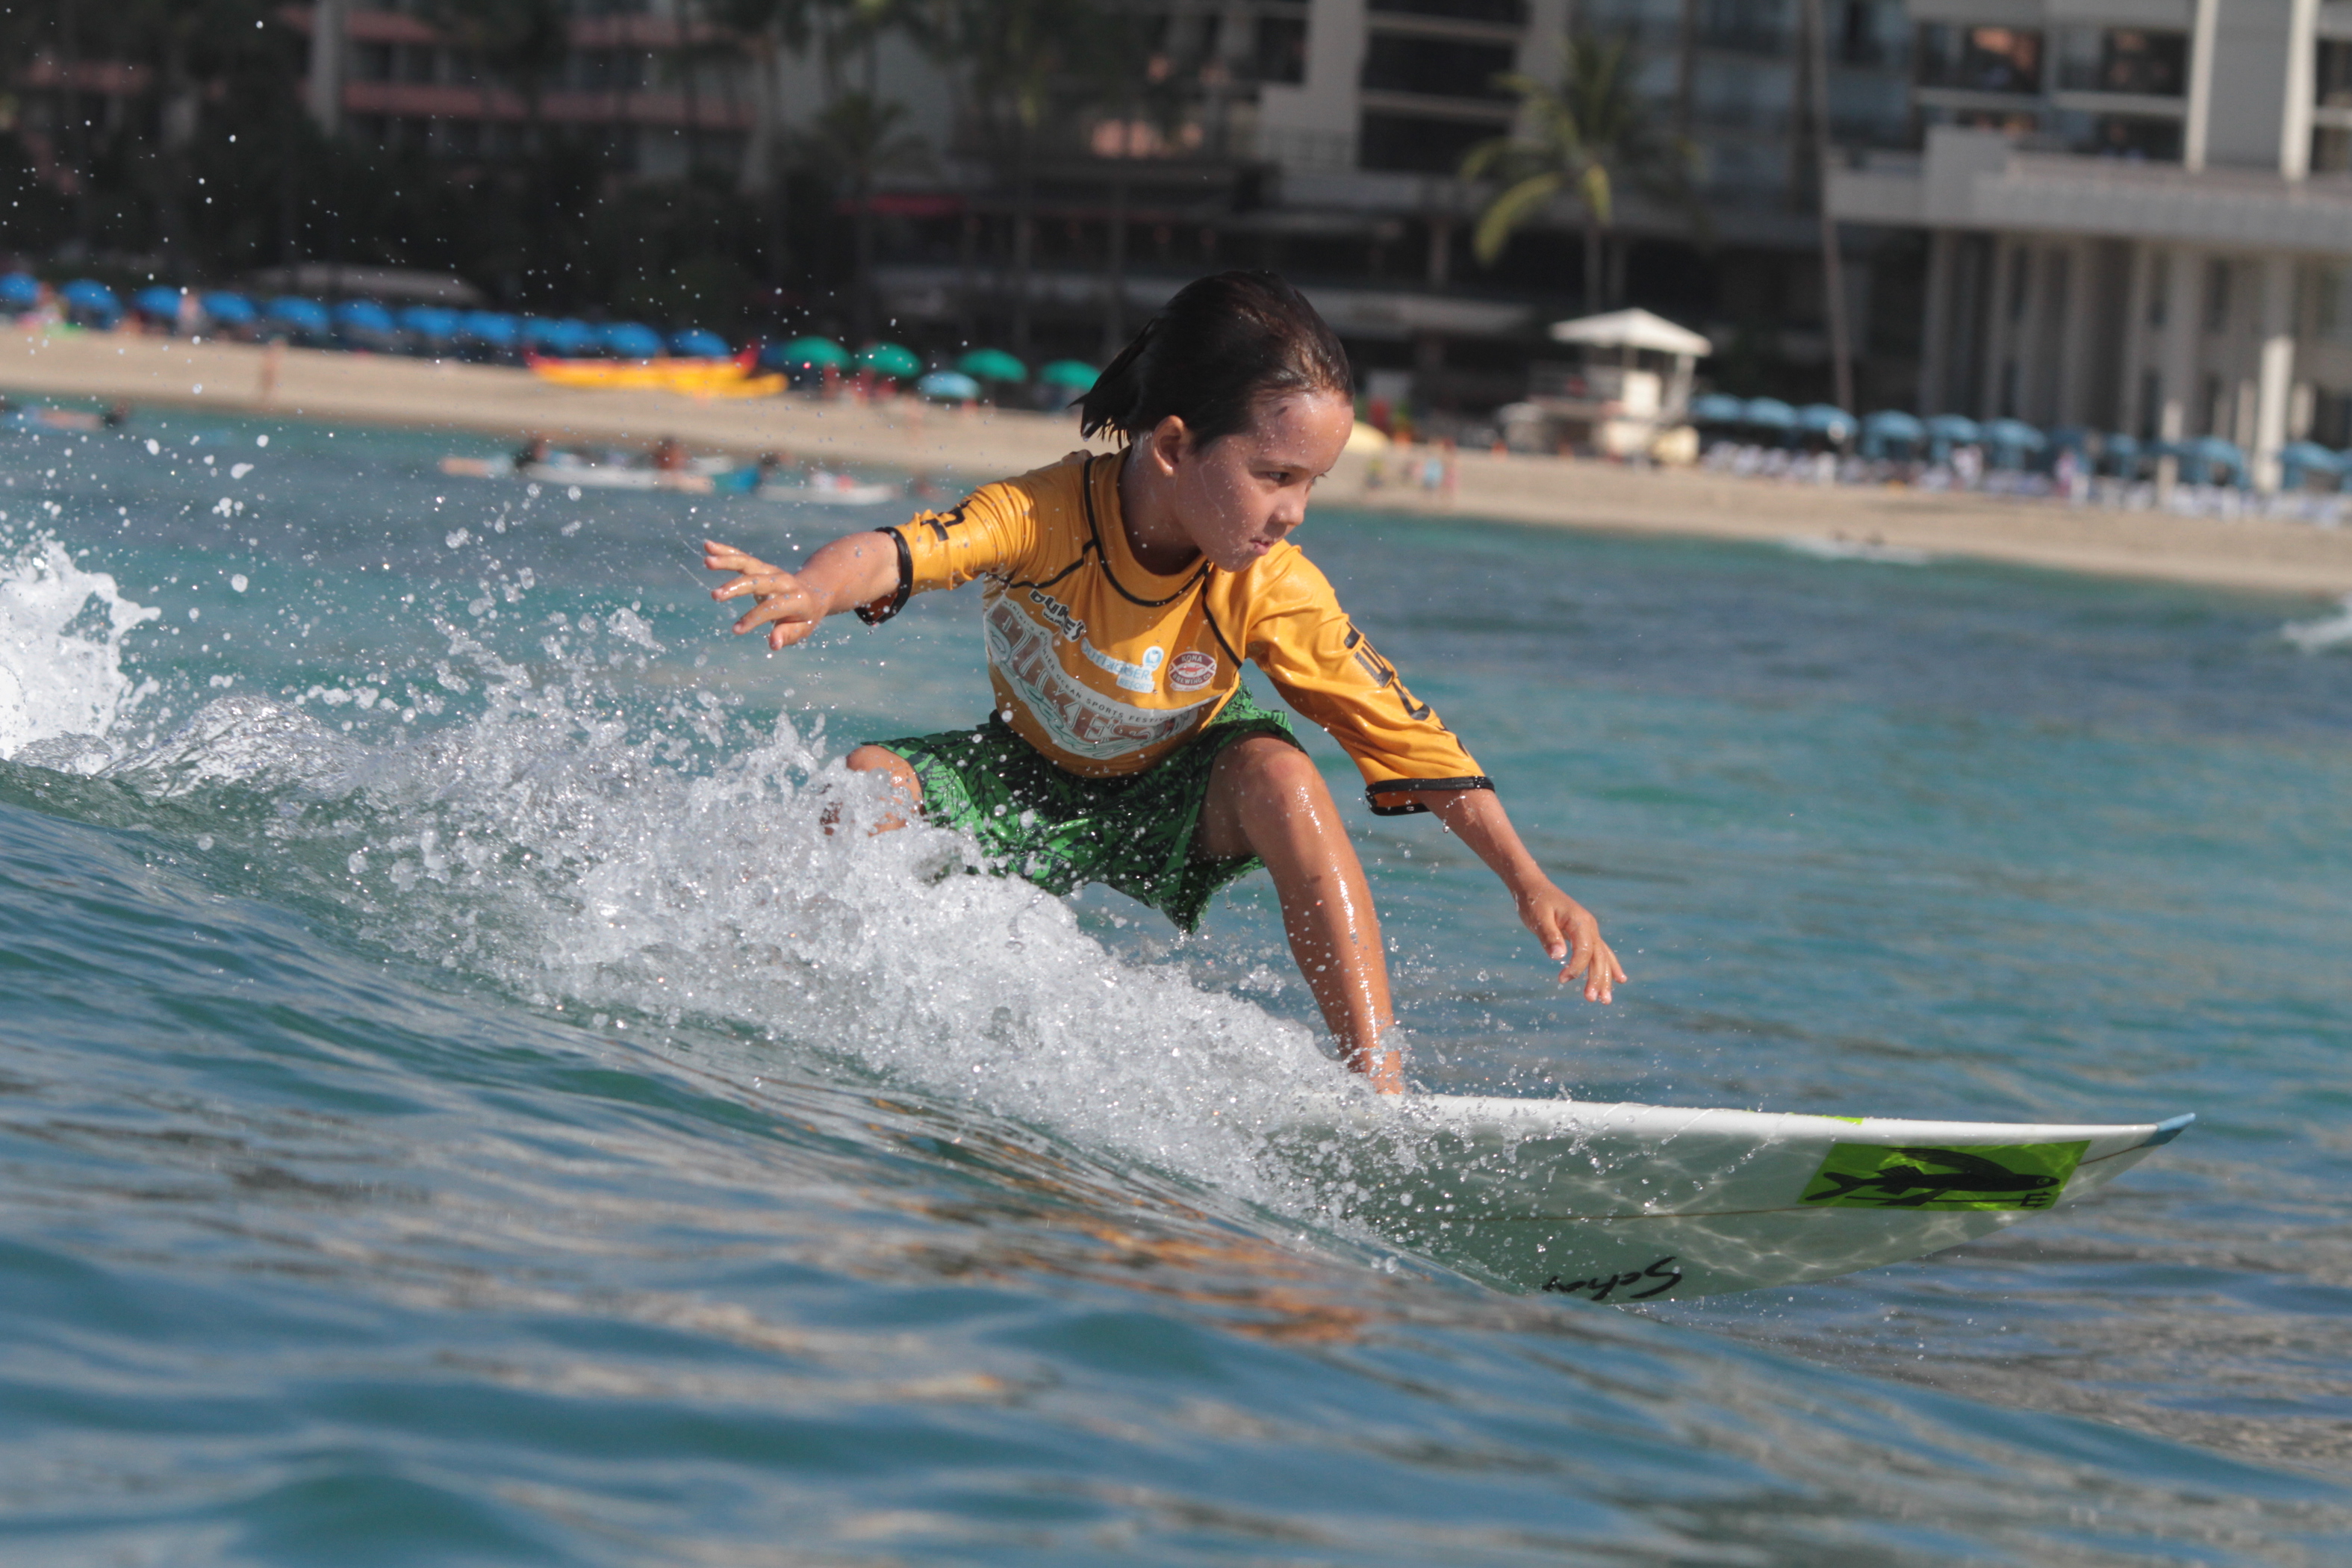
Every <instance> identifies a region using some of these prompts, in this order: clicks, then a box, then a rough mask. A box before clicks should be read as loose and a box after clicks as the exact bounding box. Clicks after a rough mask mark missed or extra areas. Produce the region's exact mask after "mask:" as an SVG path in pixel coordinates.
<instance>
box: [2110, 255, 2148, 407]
mask: <svg viewBox="0 0 2352 1568" xmlns="http://www.w3.org/2000/svg"><path fill="white" fill-rule="evenodd" d="M2156 254H2157V253H2156V247H2153V246H2151V245H2148V244H2147V243H2145V242H2144V241H2139V240H2135V241H2133V242H2132V247H2131V286H2130V292H2129V296H2128V298H2127V299H2126V302H2125V305H2124V331H2123V340H2122V342H2119V343H2118V344H2117V345H2116V349H2117V352H2118V353H2121V355H2122V356H2123V360H2122V370H2121V374H2122V380H2121V381H2120V382H2119V383H2118V384H2117V391H2116V429H2118V430H2121V431H2125V432H2127V433H2129V434H2132V435H2137V434H2138V433H2139V432H2140V430H2142V429H2143V428H2145V427H2146V426H2147V418H2148V413H2147V409H2144V408H2142V407H2141V406H2140V378H2141V375H2142V374H2143V373H2144V372H2146V371H2147V307H2148V297H2149V295H2150V294H2151V293H2152V292H2153V291H2154V289H2155V287H2156V270H2157V268H2156Z"/></svg>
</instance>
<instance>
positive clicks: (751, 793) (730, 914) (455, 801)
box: [109, 639, 1362, 1215]
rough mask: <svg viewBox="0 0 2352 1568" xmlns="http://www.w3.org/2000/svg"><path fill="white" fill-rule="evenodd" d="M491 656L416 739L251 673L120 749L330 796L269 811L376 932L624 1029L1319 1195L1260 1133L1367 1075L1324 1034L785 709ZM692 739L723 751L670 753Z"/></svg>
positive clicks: (275, 826)
mask: <svg viewBox="0 0 2352 1568" xmlns="http://www.w3.org/2000/svg"><path fill="white" fill-rule="evenodd" d="M458 640H459V641H460V642H462V640H463V639H458ZM468 651H470V652H471V653H473V654H475V655H477V656H478V657H477V658H470V659H468V660H467V662H469V663H470V664H471V665H472V668H474V669H475V670H476V671H479V672H481V676H482V679H483V680H484V682H485V684H486V685H487V686H488V689H489V698H488V710H487V711H486V712H484V713H483V714H482V716H481V717H479V718H478V719H476V720H474V721H470V722H467V723H461V724H457V725H453V726H450V727H449V728H447V729H445V730H442V731H438V732H437V733H433V734H429V735H424V736H420V737H418V738H417V740H416V742H415V743H412V744H408V745H404V746H394V747H387V748H370V747H364V746H360V745H357V744H354V743H352V742H349V741H347V740H345V739H343V738H341V737H339V736H334V735H331V734H329V733H327V732H326V731H323V730H321V729H320V726H319V725H318V724H317V723H316V722H315V721H310V720H309V719H308V718H307V717H305V716H304V715H302V714H300V713H299V711H297V710H293V709H290V708H288V707H285V706H284V705H282V704H278V703H273V702H269V701H267V700H262V699H259V698H255V697H246V696H240V697H234V698H227V699H223V700H218V701H215V702H214V703H212V704H210V705H208V706H207V707H205V709H204V710H202V711H200V712H199V713H198V714H197V715H196V716H195V717H194V719H192V720H191V721H189V722H188V723H187V724H185V725H184V726H182V728H181V729H180V731H177V732H175V733H174V734H173V736H172V737H170V738H168V739H167V740H166V741H164V742H162V743H160V744H158V745H156V746H154V747H152V748H150V749H148V750H147V751H145V752H141V753H139V754H138V755H136V756H133V757H131V758H129V759H126V760H125V761H124V762H122V763H119V764H117V765H116V766H115V767H113V768H111V769H110V770H109V771H110V776H115V777H118V778H121V779H122V780H124V782H126V783H129V784H132V786H133V787H136V788H140V789H142V792H147V793H153V794H158V795H179V794H184V793H185V792H186V791H187V790H189V789H191V788H194V786H196V785H197V784H213V783H216V782H218V781H221V780H224V779H231V778H244V779H248V780H251V781H253V782H255V783H257V784H278V783H282V782H285V781H288V780H289V779H290V780H292V781H293V782H295V783H297V784H300V785H301V786H302V787H303V788H305V789H307V790H309V791H310V794H311V798H312V801H313V804H314V805H315V806H316V808H317V809H315V810H307V811H306V810H298V809H291V808H282V809H281V810H280V811H278V813H277V814H275V815H274V816H272V817H271V818H270V820H269V821H268V823H267V824H266V826H263V827H262V828H261V829H260V831H262V832H263V833H265V834H266V835H267V836H268V837H270V838H273V839H276V840H278V851H277V852H275V853H273V856H272V859H273V863H276V864H279V865H283V866H288V867H293V866H297V865H308V866H310V868H312V874H314V875H317V876H318V877H319V878H320V882H321V884H322V885H323V889H324V890H326V891H328V892H329V893H331V896H334V897H336V898H338V899H340V900H342V901H343V902H344V903H345V904H346V905H347V907H349V908H350V909H352V910H353V912H354V914H355V916H356V917H357V919H358V921H359V923H360V925H361V927H362V931H364V932H365V934H366V935H368V936H369V937H371V938H373V940H377V941H382V942H386V943H388V944H392V945H395V946H398V947H401V948H404V949H405V950H407V951H409V952H413V953H415V955H416V956H418V957H420V958H424V959H427V960H429V961H432V962H435V963H441V964H443V965H445V966H447V967H449V968H451V969H454V970H457V971H459V972H462V973H476V974H481V975H486V976H488V977H490V978H492V979H493V980H495V981H496V982H497V983H498V984H500V985H502V986H504V987H506V988H509V989H510V990H512V991H514V992H515V993H517V994H520V995H521V996H523V997H525V998H528V999H529V1000H530V1001H531V1002H533V1003H534V1004H536V1005H542V1006H554V1007H560V1008H562V1009H563V1010H564V1011H566V1012H567V1013H571V1014H572V1015H573V1016H580V1017H582V1018H583V1022H585V1021H588V1020H589V1019H590V1018H591V1017H592V1016H593V1015H595V1014H599V1013H609V1014H610V1015H612V1020H611V1021H610V1022H609V1023H608V1024H607V1025H606V1027H608V1028H610V1029H614V1030H621V1031H624V1034H623V1037H625V1038H627V1037H635V1035H643V1034H645V1033H646V1032H647V1030H648V1027H651V1028H653V1029H655V1030H658V1029H660V1028H661V1027H662V1026H665V1025H667V1026H677V1025H678V1024H681V1023H685V1022H687V1021H689V1020H691V1021H695V1022H698V1023H702V1024H706V1025H711V1026H716V1027H717V1028H718V1030H719V1033H721V1034H732V1035H735V1036H736V1037H739V1038H740V1037H745V1036H747V1035H748V1036H750V1037H755V1038H759V1039H763V1040H765V1041H767V1042H769V1043H768V1044H767V1045H765V1046H761V1047H747V1049H752V1050H762V1049H764V1050H769V1051H775V1050H782V1051H783V1052H786V1053H788V1054H789V1055H791V1056H792V1057H793V1058H798V1059H800V1060H802V1061H803V1062H810V1063H816V1064H819V1065H822V1064H823V1063H824V1062H826V1061H832V1062H835V1063H841V1062H847V1063H854V1064H855V1070H856V1073H857V1074H859V1075H860V1076H865V1075H873V1076H875V1077H878V1078H879V1079H881V1080H883V1081H885V1082H896V1083H898V1084H902V1085H905V1086H908V1087H909V1088H919V1089H921V1090H923V1091H925V1092H926V1093H927V1094H929V1095H931V1096H936V1097H939V1098H942V1099H946V1100H952V1101H956V1102H962V1103H967V1104H971V1105H974V1106H977V1107H979V1108H981V1109H982V1110H985V1111H987V1112H988V1113H990V1114H991V1115H992V1116H993V1117H997V1118H1003V1119H1010V1120H1012V1121H1016V1122H1020V1123H1023V1124H1026V1125H1029V1126H1032V1127H1036V1128H1040V1129H1045V1130H1049V1131H1052V1132H1053V1133H1054V1134H1055V1136H1056V1137H1058V1138H1060V1139H1063V1140H1066V1141H1067V1142H1074V1143H1076V1144H1077V1145H1079V1146H1081V1147H1085V1148H1089V1149H1093V1150H1098V1151H1103V1152H1115V1153H1116V1154H1118V1155H1119V1156H1123V1157H1126V1158H1129V1159H1141V1160H1143V1161H1146V1162H1149V1163H1150V1164H1151V1165H1153V1166H1156V1167H1158V1168H1159V1169H1160V1170H1162V1171H1165V1172H1169V1173H1174V1174H1176V1175H1178V1176H1180V1177H1182V1178H1185V1179H1187V1180H1189V1181H1192V1182H1197V1183H1199V1184H1202V1185H1204V1186H1210V1187H1214V1188H1217V1189H1219V1190H1221V1191H1223V1193H1226V1194H1231V1195H1233V1196H1235V1197H1239V1198H1242V1199H1244V1200H1249V1201H1257V1202H1265V1203H1269V1204H1272V1205H1276V1206H1278V1207H1281V1208H1283V1209H1285V1210H1286V1211H1287V1212H1291V1213H1297V1214H1306V1213H1308V1212H1313V1213H1316V1214H1318V1215H1324V1214H1325V1212H1326V1210H1327V1205H1325V1203H1324V1202H1323V1201H1322V1199H1321V1198H1320V1197H1319V1196H1318V1192H1319V1191H1320V1190H1323V1189H1321V1188H1320V1187H1319V1185H1318V1184H1309V1183H1307V1181H1305V1180H1304V1178H1303V1177H1302V1176H1301V1175H1300V1173H1298V1171H1297V1166H1296V1165H1295V1164H1294V1163H1288V1162H1286V1161H1285V1160H1284V1159H1283V1158H1282V1157H1281V1156H1279V1155H1278V1154H1276V1152H1273V1151H1272V1149H1271V1147H1270V1145H1269V1144H1268V1142H1267V1135H1268V1134H1269V1133H1270V1132H1271V1131H1274V1130H1275V1129H1276V1128H1278V1127H1280V1126H1284V1125H1288V1124H1293V1123H1295V1122H1296V1121H1297V1120H1298V1119H1299V1117H1300V1115H1301V1114H1302V1111H1303V1110H1304V1109H1305V1108H1307V1107H1308V1106H1311V1105H1320V1104H1323V1103H1326V1102H1328V1099H1329V1097H1330V1096H1332V1095H1333V1094H1335V1093H1336V1094H1352V1093H1356V1092H1362V1089H1361V1084H1360V1080H1358V1079H1353V1078H1352V1077H1351V1076H1350V1075H1348V1074H1346V1073H1344V1072H1343V1071H1342V1070H1341V1069H1340V1068H1339V1065H1338V1064H1337V1063H1336V1062H1334V1061H1333V1060H1331V1059H1330V1058H1329V1057H1328V1056H1327V1055H1325V1054H1324V1052H1323V1051H1322V1050H1321V1049H1320V1048H1319V1047H1318V1044H1317V1041H1316V1038H1315V1037H1314V1035H1313V1034H1312V1033H1310V1031H1309V1030H1308V1029H1307V1028H1305V1027H1303V1026H1300V1025H1298V1024H1296V1023H1293V1022H1290V1021H1288V1020H1284V1019H1279V1018H1276V1017H1274V1016H1269V1015H1268V1014H1266V1013H1265V1012H1264V1011H1263V1010H1261V1009H1260V1008H1258V1007H1257V1006H1255V1005H1253V1004H1251V1003H1249V1002H1247V1001H1245V1000H1243V999H1240V998H1237V997H1234V996H1230V995H1226V994H1218V993H1213V992H1208V991H1204V990H1202V989H1201V988H1200V987H1198V986H1197V985H1195V984H1193V983H1192V979H1191V977H1190V976H1189V975H1188V974H1187V973H1185V971H1184V970H1183V969H1182V968H1181V965H1178V964H1173V963H1163V964H1158V965H1141V964H1135V963H1127V962H1124V961H1122V960H1121V959H1120V958H1119V957H1118V955H1117V954H1115V953H1113V952H1109V951H1108V950H1107V949H1106V948H1105V947H1104V946H1103V945H1102V944H1101V943H1100V942H1097V940H1096V939H1095V938H1094V937H1093V936H1092V935H1090V934H1089V933H1088V932H1087V931H1086V930H1085V929H1084V927H1083V926H1082V925H1081V923H1080V922H1079V921H1078V919H1077V917H1076V913H1075V911H1074V910H1072V909H1071V907H1070V906H1069V905H1067V904H1066V903H1065V902H1064V901H1063V900H1060V899H1057V898H1055V897H1053V896H1052V895H1049V894H1047V893H1045V892H1043V891H1041V890H1039V889H1036V888H1034V887H1033V886H1031V885H1030V884H1028V883H1026V882H1023V881H1020V880H1018V879H1011V878H1004V877H997V876H991V875H979V874H973V873H974V872H975V871H976V870H978V869H979V868H977V867H976V866H974V865H973V864H972V863H971V846H970V843H969V841H968V840H965V839H962V838H961V837H956V836H953V835H950V834H947V833H944V832H941V831H939V830H936V829H932V828H929V827H924V826H911V827H908V828H906V829H904V830H902V831H898V832H893V833H887V834H879V835H877V834H874V833H871V832H870V831H869V829H870V827H871V826H872V825H873V824H874V822H875V821H876V820H877V818H878V816H879V815H880V814H881V813H882V812H883V811H884V810H886V809H887V803H886V802H885V800H884V799H883V798H882V797H881V795H879V793H878V792H879V787H880V786H879V784H878V783H877V781H876V780H874V779H871V778H867V777H863V776H859V775H853V774H850V773H847V772H846V770H845V769H844V768H843V767H842V765H841V763H839V761H838V760H837V759H829V758H827V757H826V756H825V755H824V754H823V752H821V751H820V750H819V748H818V746H817V745H816V744H815V743H814V742H812V740H811V739H810V738H808V737H804V736H803V734H802V733H801V732H800V731H798V730H796V729H795V728H794V727H793V725H792V724H791V723H790V722H789V721H779V722H778V723H777V725H776V726H775V728H774V730H773V731H772V732H770V733H767V734H764V735H747V734H746V733H744V731H742V730H741V729H740V727H738V726H727V725H725V724H724V723H723V722H722V721H721V719H720V718H719V715H720V714H721V713H722V712H723V710H722V709H720V708H719V707H717V706H715V705H714V702H713V701H712V700H709V699H708V698H707V696H706V694H701V693H690V694H688V695H686V696H684V697H679V698H676V699H673V700H671V701H670V702H669V704H668V706H667V708H666V709H665V710H664V711H663V712H662V713H661V714H659V715H658V716H656V718H655V719H654V720H653V721H652V722H651V723H647V722H646V721H645V720H644V719H643V718H642V717H640V718H639V719H638V721H636V722H635V724H631V723H629V722H626V721H624V720H622V719H621V718H619V717H617V716H616V715H615V714H614V711H613V710H612V709H611V708H610V706H609V705H606V704H604V703H602V702H600V701H599V700H598V699H597V697H596V695H595V693H594V691H593V689H592V688H591V687H590V685H589V684H588V679H587V675H586V672H585V671H579V670H575V671H573V672H572V674H571V677H570V679H554V680H549V679H546V678H545V675H544V672H543V671H542V672H541V679H540V680H539V682H538V683H536V684H534V683H533V682H532V681H530V680H527V679H522V678H521V674H520V671H516V670H513V669H511V668H508V667H496V668H488V669H486V668H484V667H485V665H486V664H490V665H493V666H495V661H494V660H490V659H489V658H488V655H487V653H486V652H484V650H480V649H479V648H478V647H477V648H472V649H470V650H468V649H465V648H453V652H456V653H457V654H458V655H459V656H460V657H463V655H464V654H465V653H467V652H468ZM688 736H692V737H695V738H697V739H699V740H700V741H702V742H704V744H705V747H706V748H709V747H710V746H711V745H712V743H713V742H720V743H721V744H722V747H723V749H722V750H721V755H722V757H723V760H722V761H720V762H719V763H718V764H717V765H716V766H709V765H705V766H702V767H699V768H697V767H691V766H688V765H685V764H684V763H680V762H679V761H677V760H676V759H677V757H678V755H679V753H680V749H681V748H680V742H681V740H682V739H683V738H685V737H688ZM706 754H707V752H706ZM827 816H835V817H836V818H837V819H838V820H837V822H836V824H835V829H834V830H833V831H830V832H828V831H827V830H826V826H825V819H826V818H827ZM632 1030H634V1031H635V1033H634V1034H630V1033H628V1031H632ZM694 1032H695V1033H697V1034H698V1035H703V1036H706V1037H707V1036H708V1034H709V1030H707V1029H705V1030H698V1031H694ZM751 1070H754V1071H756V1070H757V1069H756V1067H754V1068H752V1069H751ZM832 1070H836V1071H837V1070H839V1069H838V1068H835V1069H832ZM747 1076H748V1074H747ZM1343 1163H1344V1161H1343Z"/></svg>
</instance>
